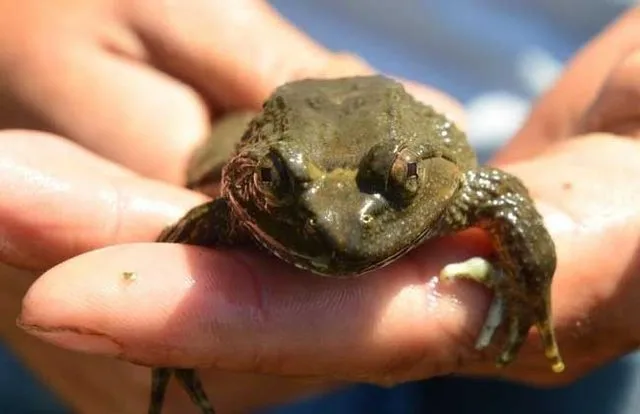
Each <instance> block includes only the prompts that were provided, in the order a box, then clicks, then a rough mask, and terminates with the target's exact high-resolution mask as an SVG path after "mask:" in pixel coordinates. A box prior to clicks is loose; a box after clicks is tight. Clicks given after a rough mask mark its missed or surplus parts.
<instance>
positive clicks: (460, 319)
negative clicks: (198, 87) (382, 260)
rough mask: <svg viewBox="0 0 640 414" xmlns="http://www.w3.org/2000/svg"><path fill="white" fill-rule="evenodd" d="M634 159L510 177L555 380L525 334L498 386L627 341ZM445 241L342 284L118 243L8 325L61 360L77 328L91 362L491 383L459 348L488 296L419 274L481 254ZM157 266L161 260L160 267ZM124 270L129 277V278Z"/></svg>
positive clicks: (274, 266) (560, 149) (601, 153)
mask: <svg viewBox="0 0 640 414" xmlns="http://www.w3.org/2000/svg"><path fill="white" fill-rule="evenodd" d="M634 156H635V157H640V148H639V147H638V144H637V143H636V142H634V141H631V140H627V139H623V138H618V137H615V136H610V135H604V134H602V135H592V136H585V137H583V138H581V139H580V140H574V141H567V142H566V143H562V144H560V145H559V146H557V147H556V148H554V150H553V151H552V150H550V151H549V152H548V153H547V154H546V156H545V159H544V160H536V161H531V162H528V163H522V164H518V165H514V166H511V167H510V169H512V170H513V171H514V172H516V173H518V174H519V175H520V176H522V177H524V178H525V179H526V181H527V183H528V184H529V186H530V188H531V189H532V192H533V194H534V195H537V194H540V195H541V196H542V195H544V199H539V204H540V207H541V209H542V210H543V212H544V213H545V216H546V220H547V222H548V225H549V227H550V230H551V231H552V233H553V236H554V239H555V240H556V243H557V246H558V253H559V265H558V272H557V276H556V282H555V284H554V287H553V289H554V290H553V297H554V313H555V315H556V323H557V327H558V334H559V342H560V345H561V349H562V350H563V353H564V355H565V358H566V360H567V368H568V370H567V373H566V375H555V374H552V373H551V371H550V370H549V368H548V366H547V364H546V361H545V360H544V358H542V356H541V350H540V345H539V344H538V340H537V338H536V334H535V333H532V334H531V339H530V341H529V342H528V344H527V346H526V347H525V349H524V350H523V352H522V354H521V356H520V358H519V360H518V362H516V364H515V365H514V366H513V367H511V368H508V369H507V370H505V371H503V372H502V373H501V374H502V375H505V376H508V377H509V378H512V379H520V380H524V381H528V382H535V383H538V384H551V383H558V382H560V383H562V382H566V381H569V380H571V379H573V378H576V377H578V376H580V375H582V374H584V373H585V372H586V371H588V370H590V369H593V368H595V367H596V366H598V365H600V364H602V363H604V362H606V361H607V360H610V359H611V358H614V357H616V356H618V355H620V354H623V353H626V352H628V351H629V350H631V349H633V348H634V347H636V346H637V345H638V344H639V343H640V341H639V338H638V336H639V335H640V329H639V328H640V327H638V326H637V322H635V321H632V320H629V317H628V315H633V314H635V313H634V312H635V308H634V306H636V304H637V303H639V302H640V301H639V300H638V299H639V298H637V297H636V296H637V294H636V293H635V292H638V291H640V289H639V287H638V286H636V285H637V284H638V283H639V282H638V281H637V280H636V279H635V278H633V277H632V276H633V269H634V268H636V267H637V265H638V263H637V261H638V251H637V249H638V240H637V234H638V233H639V232H640V217H639V214H638V211H637V209H635V208H634V206H635V205H637V204H638V203H637V202H634V201H633V199H634V197H635V198H638V194H640V188H632V187H630V184H629V183H628V177H629V176H630V175H632V174H638V173H639V172H640V171H638V170H639V169H640V166H638V164H637V163H635V162H633V159H637V158H634ZM621 157H622V159H621ZM625 160H628V161H625ZM587 166H589V167H587ZM540 171H554V173H553V174H540ZM602 171H606V172H607V173H606V174H602ZM604 189H607V191H608V193H609V195H608V196H607V201H606V204H605V205H604V206H603V201H602V199H601V198H600V197H597V198H594V197H593V194H600V193H602V192H603V191H604ZM638 201H640V200H638ZM459 237H463V240H462V241H461V240H457V241H456V240H450V241H447V242H444V243H435V244H430V245H429V246H426V247H424V248H420V249H418V250H417V251H416V252H415V253H413V254H411V255H410V257H409V258H408V259H407V260H403V261H399V262H398V263H397V264H394V265H391V266H390V267H387V268H385V269H382V270H380V271H377V272H375V273H373V274H371V275H369V276H366V277H362V278H359V279H354V280H349V281H335V280H326V279H322V278H315V277H309V276H306V275H300V274H298V273H299V272H298V271H295V270H291V269H290V268H289V267H288V266H286V265H284V264H281V263H279V262H277V261H274V260H272V259H269V258H264V257H257V258H256V257H255V256H253V255H252V254H251V253H246V254H245V253H242V252H229V253H222V252H213V253H206V251H205V250H202V249H198V248H189V247H184V246H167V245H129V246H118V247H114V248H110V249H107V250H101V251H96V252H92V253H89V254H87V255H83V256H80V257H78V258H76V259H74V260H71V261H69V262H66V263H64V264H62V265H60V266H59V267H57V268H54V269H52V270H51V271H49V272H48V273H46V274H45V275H44V276H43V277H42V278H40V279H39V280H38V281H37V282H36V283H35V284H34V286H33V287H32V289H31V290H30V292H29V294H28V295H27V297H26V298H25V301H24V305H23V313H22V319H21V323H22V324H23V325H24V326H25V327H26V328H27V329H29V330H30V331H31V332H32V333H34V334H36V335H38V336H40V337H42V338H43V339H45V340H48V341H52V342H54V343H56V344H58V345H60V346H67V347H71V348H72V349H78V350H84V351H89V350H90V348H89V347H88V346H87V343H90V339H89V338H87V337H82V336H80V337H79V336H78V333H82V332H85V333H87V332H88V333H89V337H95V336H99V337H100V338H101V340H102V339H104V338H108V344H110V346H105V347H103V348H101V349H97V350H95V349H94V350H92V351H94V352H98V353H100V352H102V353H106V354H110V355H114V354H115V355H117V356H119V357H121V358H124V359H128V360H133V361H135V362H138V363H144V364H154V363H158V362H162V363H169V364H181V363H186V364H189V365H191V364H195V365H202V366H204V365H214V366H216V367H219V368H224V369H229V370H232V371H233V370H238V371H253V372H265V373H274V374H280V375H312V376H323V375H327V376H331V377H332V378H339V379H347V380H367V381H372V382H380V383H393V382H397V381H403V380H407V379H415V378H424V377H428V376H431V375H436V374H442V373H446V372H451V371H461V372H470V373H483V374H495V373H496V371H495V368H493V367H492V362H491V360H490V359H486V358H485V359H479V357H480V356H479V355H477V354H475V353H473V352H471V351H470V347H471V346H472V343H473V340H474V337H475V334H476V332H477V330H478V329H479V326H480V324H481V323H482V316H483V315H484V312H486V305H487V302H486V301H487V299H488V298H487V295H486V294H485V293H484V292H483V291H482V290H481V289H479V288H478V287H477V286H475V285H473V286H472V285H469V284H458V283H456V284H454V285H450V286H445V285H441V284H439V283H436V282H435V279H433V275H435V274H437V272H438V271H439V269H440V268H441V267H442V266H443V265H444V264H445V263H448V262H450V261H451V260H459V259H461V258H464V257H468V256H469V255H470V254H479V253H482V252H479V251H470V250H468V248H467V250H465V248H463V247H462V246H470V245H482V243H481V242H480V243H477V242H476V243H474V242H471V243H470V240H469V239H466V240H464V237H472V236H471V235H467V236H465V235H462V236H459ZM158 256H162V257H167V258H170V257H175V259H176V260H170V259H167V260H165V261H163V266H162V267H160V268H159V267H158V265H157V257H158ZM585 257H588V258H590V259H591V260H592V261H588V262H585V261H584V258H585ZM94 263H101V266H99V267H97V266H95V265H94ZM222 269H224V270H222ZM265 269H269V270H268V271H265ZM123 271H133V272H135V274H136V275H137V276H136V278H135V280H128V279H127V278H125V277H123V276H122V272H123ZM604 273H607V274H611V275H620V277H619V278H610V277H602V275H603V274H604ZM158 280H162V283H158ZM70 292H73V294H72V295H70ZM69 297H73V298H76V299H75V300H74V301H69V300H68V298H69ZM62 298H67V299H66V300H62ZM52 303H57V306H55V307H54V308H52V307H51V304H52ZM45 310H46V311H45ZM344 315H349V316H350V317H349V318H345V317H344ZM36 327H37V328H36ZM83 329H88V331H84V330H83ZM69 333H71V335H70V336H69V335H67V334H69ZM85 341H87V342H85ZM101 346H104V344H102V345H101ZM150 350H151V351H150ZM312 353H313V354H314V357H313V358H309V356H310V355H311V354H312ZM345 355H349V358H345ZM460 364H462V365H460Z"/></svg>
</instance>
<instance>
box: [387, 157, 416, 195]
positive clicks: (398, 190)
mask: <svg viewBox="0 0 640 414" xmlns="http://www.w3.org/2000/svg"><path fill="white" fill-rule="evenodd" d="M418 169H419V165H418V160H417V156H416V154H415V153H413V152H412V151H411V150H409V149H407V148H404V149H402V150H400V151H399V152H398V154H397V155H396V158H395V159H394V160H393V163H392V164H391V168H390V169H389V176H388V177H387V190H388V191H390V192H392V193H393V195H395V196H397V197H399V198H400V199H399V200H397V201H401V202H409V201H411V199H412V198H413V197H414V196H415V194H416V193H417V192H418V188H419V186H420V174H419V171H418Z"/></svg>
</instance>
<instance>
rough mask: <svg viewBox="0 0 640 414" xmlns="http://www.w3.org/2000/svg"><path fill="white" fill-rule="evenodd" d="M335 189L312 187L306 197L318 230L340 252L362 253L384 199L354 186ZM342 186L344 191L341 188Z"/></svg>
mask: <svg viewBox="0 0 640 414" xmlns="http://www.w3.org/2000/svg"><path fill="white" fill-rule="evenodd" d="M335 187H336V188H333V189H332V190H333V191H326V190H327V189H326V188H324V189H323V190H325V191H312V192H311V193H310V194H308V195H307V197H305V202H306V204H307V209H308V211H309V212H310V213H311V215H312V217H313V220H312V221H313V223H314V226H315V230H316V234H317V235H318V236H320V237H322V238H323V239H324V242H325V243H327V244H328V245H329V246H330V247H331V248H332V250H333V252H334V254H335V255H337V256H345V255H346V256H350V257H353V258H357V257H360V256H362V255H363V251H364V250H365V249H366V247H365V245H366V244H367V241H366V236H367V234H368V228H369V227H370V226H371V225H372V224H373V222H374V221H375V218H376V212H377V210H378V208H379V206H380V204H381V202H382V201H381V200H380V199H379V198H378V197H376V196H374V195H371V194H364V193H361V192H360V191H358V189H357V188H356V187H355V186H354V187H353V188H346V189H343V188H340V186H335ZM341 190H343V191H341Z"/></svg>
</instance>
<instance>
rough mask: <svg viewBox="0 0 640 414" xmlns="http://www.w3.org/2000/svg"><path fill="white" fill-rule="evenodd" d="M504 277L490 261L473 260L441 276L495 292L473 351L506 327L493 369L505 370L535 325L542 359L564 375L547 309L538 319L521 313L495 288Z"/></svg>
mask: <svg viewBox="0 0 640 414" xmlns="http://www.w3.org/2000/svg"><path fill="white" fill-rule="evenodd" d="M503 277H504V275H503V271H502V270H501V269H500V268H499V267H495V266H494V265H493V264H492V263H491V262H490V261H488V260H486V259H484V258H481V257H474V258H471V259H469V260H466V261H464V262H460V263H452V264H449V265H447V266H445V267H444V268H443V269H442V271H441V272H440V280H442V281H445V282H448V281H452V280H455V279H468V280H473V281H475V282H478V283H481V284H483V285H485V286H487V287H488V288H490V289H491V290H493V292H494V296H493V300H492V301H491V305H490V307H489V310H488V312H487V317H486V319H485V322H484V324H483V326H482V329H481V331H480V334H479V335H478V338H477V339H476V343H475V348H476V349H477V350H482V349H485V348H486V347H487V346H489V344H490V343H491V340H492V339H493V337H494V334H495V332H496V330H497V329H498V327H499V326H500V325H501V324H503V323H506V324H507V339H506V344H505V346H504V348H503V350H502V352H501V353H500V355H498V358H497V360H496V365H497V366H498V367H504V366H507V365H509V364H510V363H511V362H513V361H514V360H515V358H516V356H517V354H518V351H519V350H520V348H521V347H522V345H523V343H524V341H525V340H526V339H527V336H528V334H529V329H530V328H531V326H532V325H536V326H537V328H538V331H539V333H540V336H541V338H542V342H543V344H544V349H545V356H546V357H547V359H549V360H550V361H551V369H552V370H553V371H554V372H562V371H564V368H565V366H564V362H563V361H562V358H561V357H560V352H559V350H558V345H557V343H556V339H555V335H554V332H553V329H552V327H551V324H550V315H549V312H548V309H545V312H544V315H543V316H542V317H540V318H535V319H534V317H533V316H532V315H533V312H531V310H530V309H521V310H518V309H519V308H521V307H518V306H513V304H510V303H509V298H508V296H506V295H504V294H503V292H501V290H500V289H498V286H499V285H500V284H499V282H500V281H501V280H502V278H503Z"/></svg>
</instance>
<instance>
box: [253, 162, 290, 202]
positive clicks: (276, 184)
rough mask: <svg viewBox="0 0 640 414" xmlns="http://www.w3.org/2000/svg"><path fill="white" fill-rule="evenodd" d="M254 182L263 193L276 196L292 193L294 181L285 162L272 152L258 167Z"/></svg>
mask: <svg viewBox="0 0 640 414" xmlns="http://www.w3.org/2000/svg"><path fill="white" fill-rule="evenodd" d="M254 182H255V184H256V185H257V186H258V188H260V189H261V190H262V191H263V192H268V193H271V194H273V195H276V196H283V195H285V194H287V193H291V190H292V187H293V181H292V180H291V175H290V174H289V170H288V168H287V166H286V164H285V163H284V161H283V160H282V159H281V158H280V157H279V156H278V155H277V154H275V153H273V152H270V153H269V154H267V155H266V156H265V157H263V158H262V159H261V160H260V161H259V162H258V165H257V166H256V170H255V173H254Z"/></svg>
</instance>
